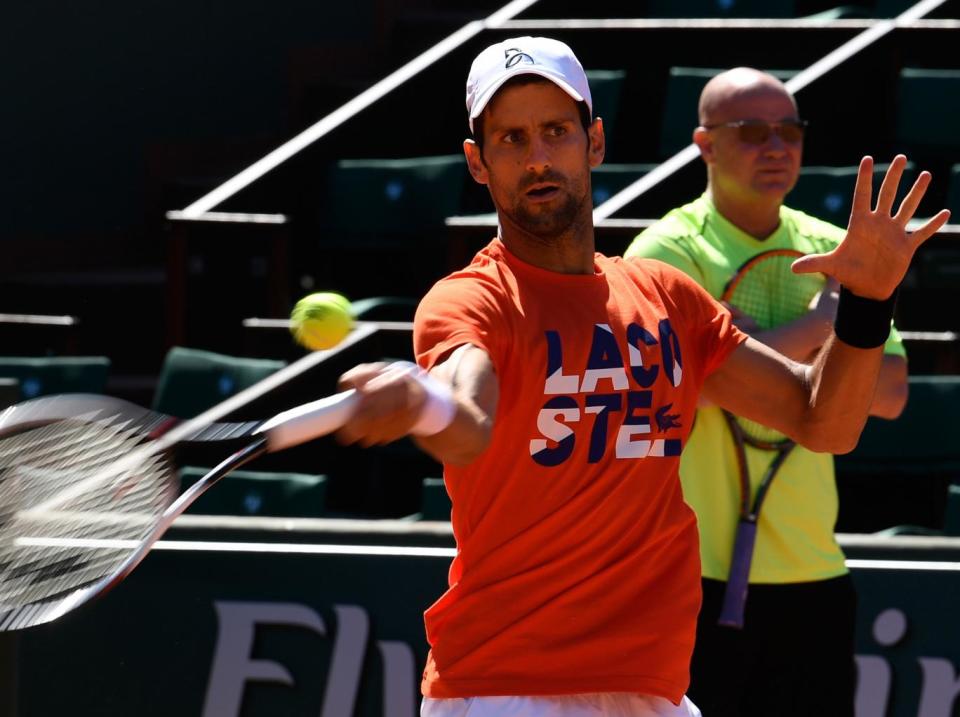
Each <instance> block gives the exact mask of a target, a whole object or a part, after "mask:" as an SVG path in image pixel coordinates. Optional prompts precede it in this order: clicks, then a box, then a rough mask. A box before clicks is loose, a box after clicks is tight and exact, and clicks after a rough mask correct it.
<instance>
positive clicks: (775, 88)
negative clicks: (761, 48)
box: [697, 67, 797, 127]
mask: <svg viewBox="0 0 960 717" xmlns="http://www.w3.org/2000/svg"><path fill="white" fill-rule="evenodd" d="M759 102H771V103H776V104H777V105H780V106H786V105H789V106H790V107H791V108H792V113H793V114H796V111H797V103H796V101H795V100H794V99H793V96H792V95H791V94H790V92H789V91H788V90H787V88H786V87H785V86H784V84H783V83H782V82H781V81H780V80H778V79H777V78H776V77H774V76H773V75H771V74H768V73H766V72H761V71H760V70H754V69H753V68H751V67H735V68H734V69H732V70H727V71H726V72H721V73H720V74H719V75H717V76H716V77H714V78H712V79H711V80H710V81H709V82H707V84H706V86H705V87H704V88H703V92H702V93H701V94H700V104H699V106H698V109H697V111H698V114H699V117H700V124H701V125H703V126H705V127H707V126H710V125H715V124H720V123H722V122H731V121H735V120H740V119H749V118H747V117H743V116H742V112H743V109H744V108H745V107H747V106H751V105H755V104H757V103H759Z"/></svg>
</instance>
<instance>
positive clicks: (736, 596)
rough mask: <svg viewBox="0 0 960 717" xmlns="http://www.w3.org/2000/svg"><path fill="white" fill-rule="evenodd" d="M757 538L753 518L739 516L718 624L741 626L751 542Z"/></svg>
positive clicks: (748, 576)
mask: <svg viewBox="0 0 960 717" xmlns="http://www.w3.org/2000/svg"><path fill="white" fill-rule="evenodd" d="M756 540H757V521H756V519H755V518H741V519H740V522H739V523H737V536H736V538H735V539H734V541H733V556H732V557H731V558H730V575H729V577H728V578H727V588H726V590H725V591H724V593H723V608H722V609H721V610H720V619H718V620H717V624H718V625H723V626H724V627H733V628H736V629H738V630H739V629H742V628H743V611H744V608H745V607H746V604H747V586H748V585H749V581H750V563H751V562H753V544H754V543H755V542H756Z"/></svg>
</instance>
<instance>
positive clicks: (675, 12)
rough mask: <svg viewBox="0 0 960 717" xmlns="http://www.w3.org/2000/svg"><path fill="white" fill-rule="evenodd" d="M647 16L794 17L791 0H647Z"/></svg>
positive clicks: (793, 7) (793, 6) (793, 4)
mask: <svg viewBox="0 0 960 717" xmlns="http://www.w3.org/2000/svg"><path fill="white" fill-rule="evenodd" d="M646 5H647V16H648V17H758V18H759V17H766V18H788V17H794V11H795V3H794V0H684V1H683V2H676V0H647V3H646Z"/></svg>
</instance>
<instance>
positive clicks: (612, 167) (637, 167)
mask: <svg viewBox="0 0 960 717" xmlns="http://www.w3.org/2000/svg"><path fill="white" fill-rule="evenodd" d="M656 166H657V165H655V164H606V163H604V164H601V165H600V166H599V167H595V168H594V170H593V171H592V172H591V175H590V177H591V178H590V183H591V186H592V190H593V204H594V206H599V205H601V204H603V203H604V202H605V201H607V200H608V199H609V198H610V197H612V196H613V195H614V194H616V193H617V192H619V191H620V190H621V189H624V188H625V187H627V186H629V185H630V184H632V183H633V182H635V181H636V180H638V179H640V177H642V176H643V175H644V174H646V173H647V172H649V171H650V170H651V169H653V168H654V167H656Z"/></svg>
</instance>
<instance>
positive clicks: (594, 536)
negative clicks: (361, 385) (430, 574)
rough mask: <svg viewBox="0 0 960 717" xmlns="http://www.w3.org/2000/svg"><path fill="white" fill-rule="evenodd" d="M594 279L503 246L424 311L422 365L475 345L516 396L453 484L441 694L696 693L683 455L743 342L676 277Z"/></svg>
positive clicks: (636, 263) (429, 676)
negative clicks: (712, 382)
mask: <svg viewBox="0 0 960 717" xmlns="http://www.w3.org/2000/svg"><path fill="white" fill-rule="evenodd" d="M595 268H596V271H595V273H594V274H592V275H575V274H558V273H554V272H550V271H545V270H543V269H539V268H537V267H534V266H531V265H529V264H526V263H524V262H522V261H520V260H519V259H518V258H516V257H515V256H513V255H512V254H510V253H509V252H508V251H507V250H506V248H505V247H504V245H503V243H502V242H501V241H500V240H499V239H495V240H493V242H491V243H490V244H489V245H488V246H487V247H486V248H485V249H484V250H482V251H481V252H480V253H479V254H477V256H476V257H475V258H474V260H473V261H472V263H471V264H470V265H469V266H468V267H466V268H465V269H463V270H462V271H459V272H456V273H454V274H451V275H450V276H448V277H446V278H445V279H443V280H441V281H440V282H438V283H437V284H436V285H435V286H434V287H433V288H432V289H431V290H430V292H429V293H428V294H427V296H426V297H425V298H424V300H423V301H422V303H421V304H420V307H419V308H418V310H417V316H416V320H415V327H414V344H415V350H416V354H417V359H418V361H419V362H420V364H421V365H422V366H424V367H431V366H433V365H434V364H435V363H436V362H437V361H438V360H439V359H441V358H442V357H444V356H445V355H446V354H448V353H449V352H450V351H451V350H452V349H453V348H455V347H457V346H459V345H461V344H464V343H472V344H474V345H476V346H478V347H480V348H482V349H484V350H485V351H486V352H487V353H488V354H489V356H490V358H491V360H492V362H493V365H494V368H495V370H496V374H497V378H498V381H499V385H500V399H499V404H498V406H497V414H496V419H495V421H494V426H493V435H492V440H491V443H490V445H489V446H488V447H487V449H486V450H485V451H484V452H483V454H482V455H481V456H480V457H479V458H477V459H476V460H475V461H474V462H473V463H471V464H470V465H469V466H466V467H455V466H446V467H445V470H444V478H445V480H446V485H447V490H448V491H449V493H450V496H451V499H452V502H453V514H452V521H453V530H454V535H455V536H456V540H457V556H456V557H455V558H454V560H453V563H452V565H451V567H450V577H449V583H450V588H449V590H447V592H446V593H445V594H444V595H443V596H442V597H441V598H440V599H439V600H438V601H437V602H436V603H434V604H433V605H432V606H431V607H430V608H429V609H428V610H427V612H426V615H425V621H426V628H427V640H428V641H429V643H430V646H431V651H430V656H429V657H428V659H427V666H426V670H425V672H424V676H423V683H422V689H423V693H424V694H425V695H427V696H429V697H468V696H480V695H560V694H576V693H581V692H618V691H619V692H640V693H645V694H650V695H657V696H661V697H665V698H667V699H670V700H672V701H673V702H675V703H677V702H679V701H680V698H681V697H682V695H683V693H684V692H685V691H686V688H687V683H688V667H689V661H690V654H691V651H692V649H693V641H694V634H695V623H696V617H697V611H698V610H699V606H700V563H699V557H698V544H697V532H696V522H695V519H694V514H693V512H692V511H691V510H690V509H689V508H688V507H687V505H686V504H685V503H684V502H683V497H682V495H681V492H680V481H679V478H678V466H679V457H680V449H681V447H682V445H683V443H684V441H686V438H687V435H688V433H689V431H690V427H691V425H692V423H693V416H694V411H695V409H696V402H697V396H698V394H699V392H700V387H701V385H702V383H703V381H704V378H705V377H706V376H707V375H708V374H709V373H710V372H711V371H713V370H714V369H715V368H716V367H717V366H719V365H720V363H721V362H722V361H723V360H724V358H725V357H726V356H727V354H728V353H729V352H730V351H731V350H733V348H734V347H735V346H736V345H738V344H739V342H740V341H742V340H743V339H744V335H743V334H741V333H740V332H739V331H737V329H736V328H735V327H734V326H733V325H732V323H731V321H730V314H729V312H727V311H726V310H725V309H724V308H723V307H722V306H720V305H719V304H718V303H717V302H716V301H714V300H713V299H712V298H711V297H710V296H709V295H708V294H707V293H706V292H705V291H704V290H703V289H701V288H700V287H699V286H698V285H697V284H696V283H694V282H693V281H692V280H691V279H689V278H688V277H687V276H686V275H685V274H683V273H682V272H680V271H677V270H676V269H674V268H672V267H670V266H668V265H666V264H663V263H661V262H658V261H652V260H623V259H620V258H607V257H604V256H602V255H600V254H597V255H596V259H595Z"/></svg>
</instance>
